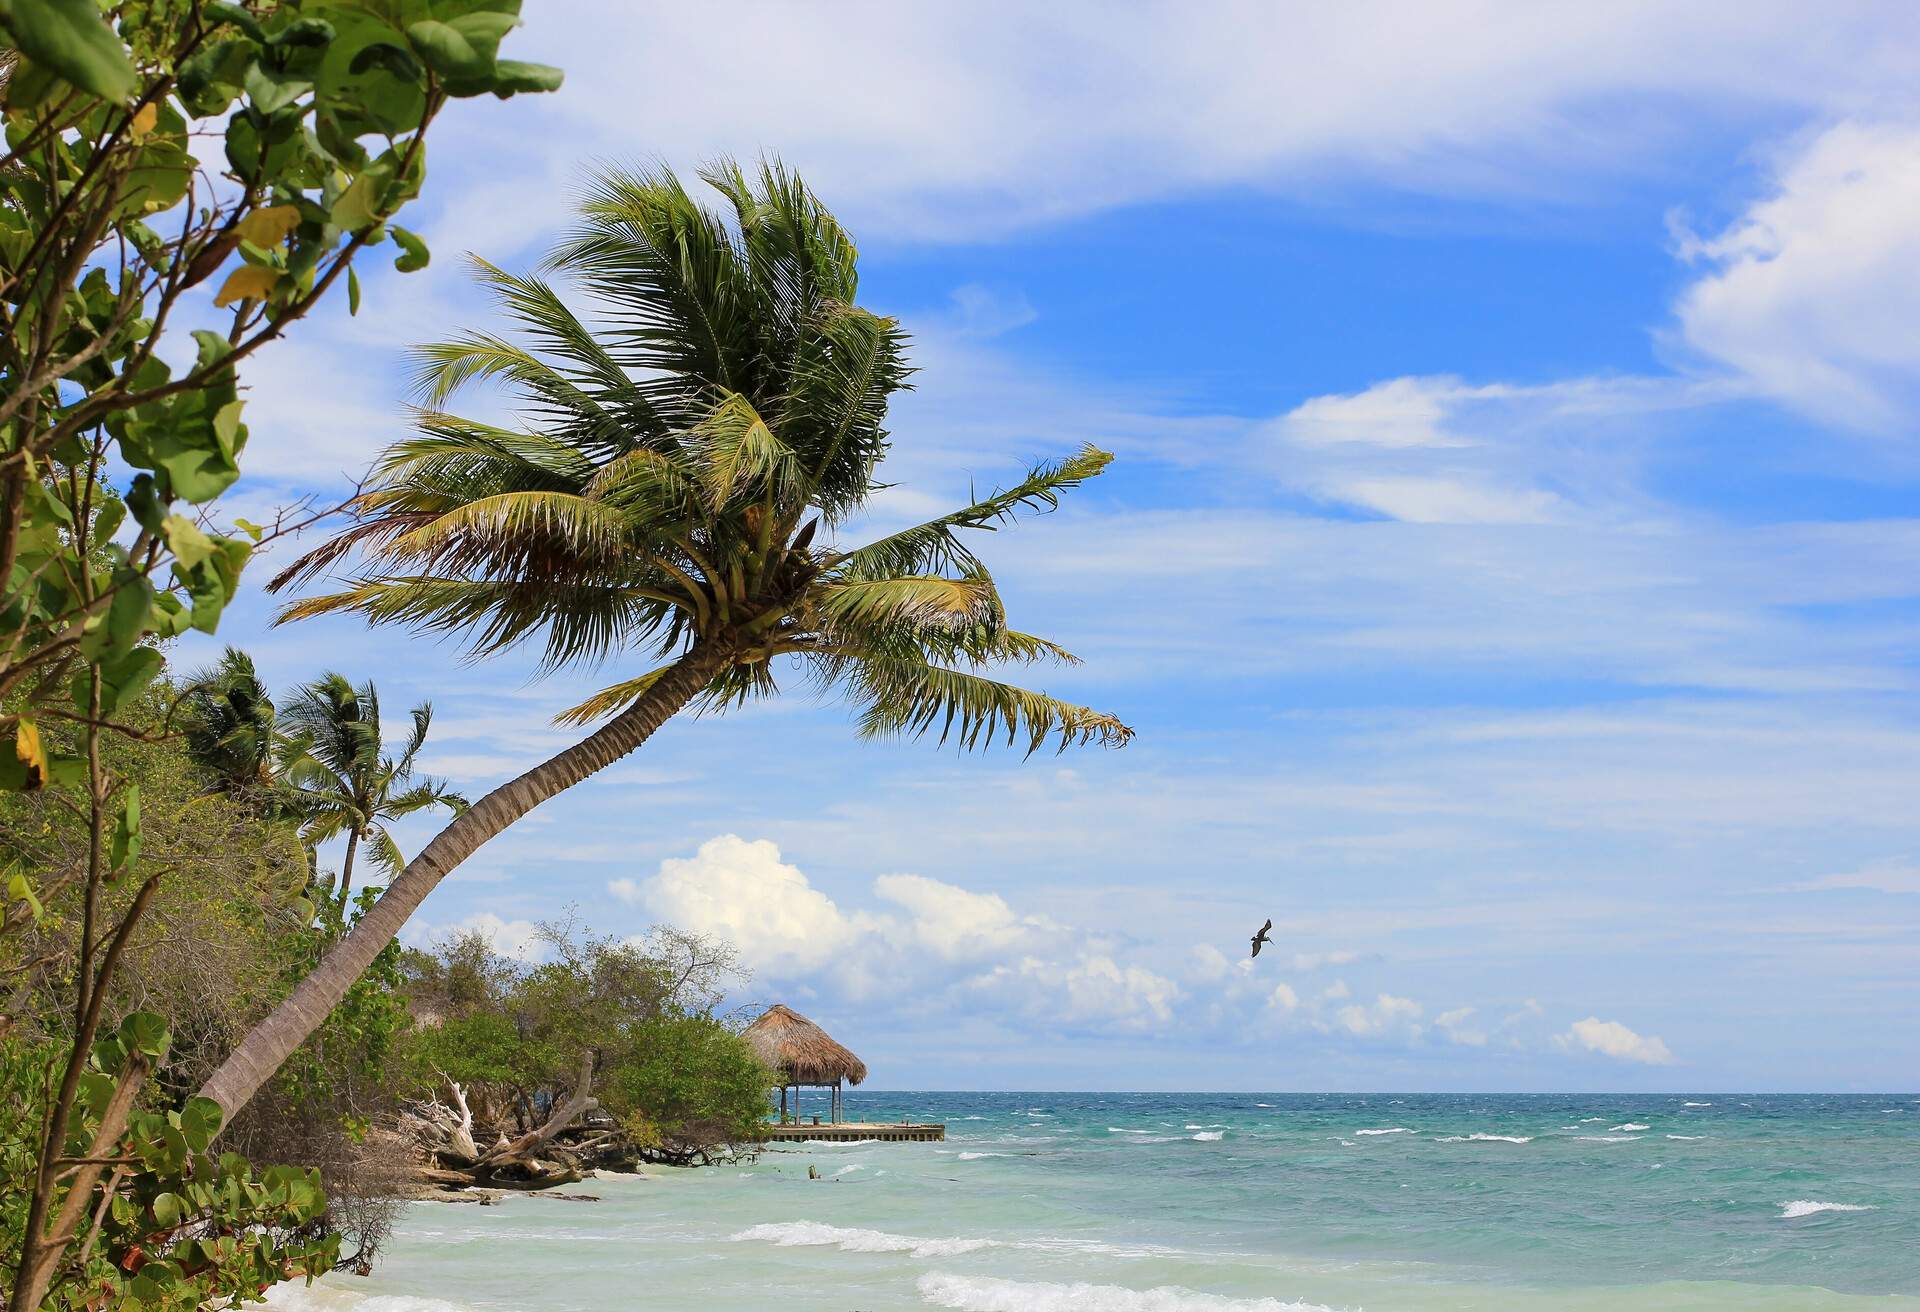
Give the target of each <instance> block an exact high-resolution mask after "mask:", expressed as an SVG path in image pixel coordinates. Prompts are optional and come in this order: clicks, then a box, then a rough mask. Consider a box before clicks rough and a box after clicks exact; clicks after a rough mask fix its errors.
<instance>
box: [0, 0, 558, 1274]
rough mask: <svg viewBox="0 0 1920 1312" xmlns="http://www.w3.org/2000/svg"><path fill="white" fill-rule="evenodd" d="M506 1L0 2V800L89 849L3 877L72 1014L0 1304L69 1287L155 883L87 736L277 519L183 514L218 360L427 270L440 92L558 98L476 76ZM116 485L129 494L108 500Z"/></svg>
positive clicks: (207, 462)
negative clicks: (121, 482) (85, 1151)
mask: <svg viewBox="0 0 1920 1312" xmlns="http://www.w3.org/2000/svg"><path fill="white" fill-rule="evenodd" d="M518 8H519V2H518V0H248V2H247V3H236V2H235V0H123V2H115V0H103V2H101V3H96V0H0V37H4V39H5V41H6V45H5V47H4V49H0V83H4V85H3V86H0V99H3V100H4V107H5V115H6V153H5V155H4V157H0V791H6V790H13V791H25V792H39V791H51V792H54V793H56V794H57V795H58V796H59V798H60V800H61V801H62V803H63V804H64V805H66V806H68V807H71V808H72V809H73V810H74V811H75V812H76V813H78V814H80V815H82V816H84V817H85V824H86V831H87V833H86V837H87V841H86V844H85V847H86V853H87V855H86V857H85V860H84V862H83V863H82V864H81V865H80V866H79V867H78V869H77V871H76V870H74V869H72V868H62V870H60V871H59V872H57V873H53V874H51V875H50V878H52V879H54V880H56V881H57V880H62V879H64V880H66V881H67V883H65V884H61V885H57V886H50V885H49V884H47V883H46V882H43V881H41V880H37V879H36V878H35V877H34V870H35V868H33V867H27V868H24V869H15V870H12V871H9V872H7V874H6V876H5V880H6V882H5V896H6V902H5V910H4V918H0V929H3V930H5V931H6V932H8V933H10V934H24V933H27V932H28V931H29V927H31V926H33V925H35V924H37V922H39V921H40V920H41V919H42V918H43V917H44V915H45V908H46V906H47V904H48V902H49V900H50V899H53V898H55V897H57V896H58V895H60V894H61V893H63V892H65V891H68V890H71V891H72V892H73V893H74V894H75V895H76V899H77V903H78V907H77V913H76V915H75V918H74V921H75V924H76V926H77V928H76V931H75V932H74V933H73V935H72V936H71V940H70V942H71V948H72V952H71V955H70V956H69V957H68V958H66V969H65V970H64V971H47V970H39V971H38V972H37V974H38V977H39V978H41V979H43V980H48V981H51V982H52V984H51V985H50V986H58V987H61V988H65V989H66V990H67V991H68V993H69V997H68V999H67V1000H68V1002H69V1004H70V1005H69V1006H67V1007H66V1008H64V1009H63V1014H65V1015H68V1016H71V1017H72V1018H73V1022H72V1024H71V1026H70V1027H69V1028H68V1029H67V1030H66V1031H65V1032H64V1033H54V1034H50V1035H49V1036H48V1038H49V1041H51V1042H54V1043H55V1044H56V1045H61V1044H64V1056H59V1057H57V1060H56V1065H57V1066H58V1067H59V1068H60V1072H61V1073H60V1078H59V1079H58V1080H56V1081H55V1082H54V1083H53V1085H52V1087H51V1089H50V1091H49V1095H48V1097H47V1098H45V1099H44V1100H42V1101H41V1102H39V1103H36V1104H34V1106H35V1109H36V1112H37V1114H38V1115H40V1116H42V1117H44V1118H45V1124H46V1125H47V1126H48V1127H50V1128H49V1129H48V1132H47V1133H46V1134H45V1135H43V1136H42V1137H41V1140H40V1142H41V1144H42V1148H41V1150H40V1152H39V1153H38V1155H37V1157H35V1158H34V1160H33V1161H32V1162H31V1163H30V1165H31V1170H30V1171H29V1172H28V1173H27V1177H26V1178H25V1183H24V1184H23V1186H22V1187H23V1188H24V1197H25V1199H26V1202H25V1205H24V1210H23V1211H22V1213H21V1215H20V1216H19V1218H18V1229H16V1230H13V1231H10V1233H11V1234H13V1235H16V1236H18V1243H19V1249H18V1254H17V1261H15V1262H14V1263H13V1267H12V1270H10V1271H9V1272H8V1274H7V1275H6V1276H5V1277H0V1279H5V1281H6V1283H7V1284H8V1285H9V1289H8V1291H7V1302H8V1306H9V1308H10V1309H12V1312H28V1310H29V1309H33V1308H38V1307H41V1306H43V1305H55V1306H61V1305H66V1304H68V1303H72V1302H74V1301H75V1300H77V1299H89V1298H91V1297H92V1293H91V1292H88V1291H83V1290H80V1289H78V1288H76V1287H74V1286H71V1285H68V1284H53V1285H49V1283H48V1282H49V1281H52V1280H53V1279H54V1278H55V1276H56V1275H59V1276H60V1278H61V1279H66V1278H68V1277H70V1276H72V1275H73V1274H74V1272H75V1269H76V1268H75V1263H74V1262H73V1261H71V1260H69V1259H70V1258H71V1257H72V1256H73V1255H72V1253H71V1252H70V1251H69V1250H70V1248H71V1245H72V1244H73V1243H74V1242H75V1238H76V1236H74V1235H72V1234H70V1233H68V1231H67V1230H66V1229H64V1228H62V1226H61V1224H60V1223H59V1218H58V1214H57V1208H58V1207H61V1206H65V1205H66V1204H65V1203H64V1202H63V1201H62V1200H63V1199H71V1198H73V1197H76V1196H77V1195H78V1194H81V1193H85V1192H86V1191H87V1190H91V1189H93V1188H94V1187H95V1185H96V1183H98V1173H93V1174H89V1173H88V1172H86V1171H82V1172H81V1173H80V1174H79V1175H71V1174H68V1173H63V1171H62V1169H61V1168H60V1166H59V1165H58V1163H57V1154H58V1148H59V1143H60V1140H61V1138H62V1137H63V1134H64V1132H65V1130H64V1127H66V1126H68V1125H69V1124H70V1123H71V1122H72V1118H73V1117H74V1116H76V1115H80V1114H83V1112H84V1110H85V1103H84V1100H82V1099H81V1098H80V1093H81V1091H82V1090H83V1089H84V1088H89V1087H92V1085H91V1082H90V1081H89V1080H88V1079H84V1078H83V1076H86V1075H87V1074H88V1069H87V1068H88V1063H89V1062H90V1061H91V1060H92V1056H91V1054H92V1052H93V1049H94V1040H95V1037H96V1030H97V1027H98V1026H99V1025H100V1023H101V1020H102V1017H103V1016H104V1015H105V1013H106V1010H107V1007H106V1003H107V1001H108V999H109V998H111V997H113V996H114V995H115V993H116V990H115V987H114V975H115V972H116V971H117V969H118V968H119V965H120V963H121V960H122V957H123V956H124V953H125V951H126V948H127V945H128V943H129V941H130V939H131V937H132V931H133V929H134V928H135V926H136V925H137V923H138V922H139V920H140V917H141V916H142V915H143V914H144V912H145V910H146V909H147V907H148V906H149V905H150V904H151V903H152V901H153V900H154V896H155V893H156V890H157V888H158V880H159V878H160V870H159V869H156V868H154V867H153V866H152V864H151V863H150V862H148V863H145V864H143V849H144V848H145V845H146V832H145V826H144V825H143V806H142V795H141V793H140V791H139V789H138V786H137V784H135V783H134V782H132V781H131V780H130V779H129V778H127V777H126V776H125V775H119V774H115V773H114V772H113V771H112V770H111V769H109V768H108V766H107V764H106V761H105V760H104V757H105V755H106V753H105V752H103V750H102V745H101V740H102V738H103V736H105V735H106V734H108V733H109V732H112V733H118V734H121V735H131V734H136V733H139V732H140V731H139V730H136V729H133V728H131V727H130V726H129V725H127V724H126V722H125V718H124V717H125V713H126V711H127V709H128V708H129V707H130V706H132V705H134V704H135V703H136V702H137V701H138V699H139V697H140V694H141V692H142V690H143V689H144V688H146V687H147V686H148V685H149V684H151V683H152V682H153V681H154V679H155V678H156V676H157V675H158V674H159V673H160V670H161V668H162V665H163V663H164V662H163V660H162V657H161V654H160V652H159V650H158V646H157V644H158V643H160V642H162V641H164V640H165V639H166V638H168V637H171V636H174V635H177V634H180V633H182V632H185V631H186V630H187V629H189V628H192V629H197V630H199V631H202V632H212V631H213V630H214V628H215V627H216V626H217V624H218V623H219V620H220V617H221V614H222V612H223V611H224V609H225V607H226V605H227V604H228V602H229V601H230V600H231V598H232V596H233V594H234V590H235V588H236V587H237V585H238V582H239V578H240V573H241V570H242V569H243V567H244V566H245V565H246V563H247V561H248V558H249V557H250V556H251V555H252V554H253V551H254V549H255V547H256V546H257V545H258V543H259V542H261V541H262V540H265V539H268V538H271V537H272V536H273V535H274V533H275V532H276V531H277V528H279V527H282V526H283V525H276V526H272V527H269V528H261V527H259V526H256V525H250V524H247V523H245V522H244V521H237V526H238V529H239V531H238V532H236V533H226V532H222V531H216V530H214V529H213V528H212V527H211V520H210V518H209V517H208V512H207V511H206V507H207V506H208V505H209V504H210V503H211V502H212V501H213V500H214V499H215V498H217V497H218V496H219V495H220V494H221V493H222V492H223V491H225V490H226V489H227V488H228V487H229V486H231V485H232V483H233V482H234V480H235V479H236V478H238V477H239V472H240V469H239V460H240V457H241V455H242V454H243V452H244V450H245V447H246V444H247V441H248V432H247V427H246V424H245V423H244V422H243V419H242V414H243V409H244V403H243V401H242V399H241V396H240V390H239V376H238V367H239V366H240V365H241V364H242V363H243V362H244V361H245V360H246V358H247V357H248V356H250V355H251V354H252V353H253V352H254V351H256V350H258V349H259V348H260V347H261V346H263V345H265V344H266V343H267V342H269V341H272V340H274V339H275V338H277V337H279V336H281V335H283V334H284V333H285V332H286V331H287V329H288V328H289V327H290V326H291V325H292V324H293V323H294V322H295V321H297V320H298V319H300V318H301V317H302V316H304V315H305V314H306V313H307V312H308V311H309V310H311V309H312V307H313V306H314V305H316V304H318V303H319V302H320V300H321V299H322V298H324V297H325V296H327V295H328V294H329V293H330V292H331V291H332V290H333V289H334V288H335V287H337V286H342V285H344V286H345V287H346V289H347V294H348V300H349V305H350V307H352V308H356V309H357V307H358V301H359V286H358V282H357V280H356V279H355V275H354V273H353V267H352V266H353V263H354V260H355V258H356V256H358V255H359V254H360V253H361V252H362V251H363V250H365V249H366V248H368V247H370V246H374V245H378V244H382V243H385V242H387V241H388V240H391V241H392V243H393V247H394V249H396V250H397V252H398V256H397V258H396V260H395V264H396V267H398V268H400V269H402V270H410V269H417V268H420V267H423V266H424V265H425V263H426V260H427V251H426V248H425V246H424V245H423V244H422V243H421V242H420V240H419V239H418V238H417V237H416V236H414V235H413V234H412V233H410V232H407V231H406V230H405V229H404V228H401V227H399V226H398V225H397V224H395V223H394V222H393V219H394V217H395V215H396V214H397V212H398V211H399V210H400V209H401V208H402V207H404V206H405V205H406V203H407V202H408V201H410V200H411V199H412V198H413V197H414V196H415V195H416V194H417V193H418V191H419V189H420V185H421V182H422V180H423V178H424V177H425V170H426V154H425V138H426V132H427V129H428V127H429V126H430V125H431V123H432V122H433V120H434V118H435V117H436V116H437V115H438V114H439V112H440V111H441V109H442V108H443V107H444V106H445V105H446V104H447V103H448V102H449V100H451V99H453V98H458V97H463V96H473V95H479V94H482V93H485V92H492V93H493V94H495V95H499V96H510V95H513V94H515V93H517V92H520V91H537V90H548V89H551V88H552V87H553V86H555V85H557V84H558V80H559V75H558V73H557V72H556V71H554V70H552V69H546V68H542V67H539V66H535V65H527V64H521V63H516V62H514V61H511V60H502V59H500V58H499V47H500V43H501V40H502V38H503V37H504V36H505V35H506V33H507V32H508V31H509V30H510V29H511V28H513V27H514V26H516V25H517V23H518V18H517V13H518ZM210 146H211V147H212V150H209V149H208V147H210ZM215 323H219V324H220V327H219V328H218V329H216V328H214V327H210V326H206V325H211V324H215ZM182 326H186V327H191V328H192V329H193V331H192V332H191V338H192V345H191V347H190V348H188V349H183V347H185V345H186V344H185V343H184V342H183V341H182V340H181V338H180V334H179V332H178V327H182ZM170 328H173V329H174V331H172V332H169V329H170ZM119 469H130V470H132V471H134V476H133V478H132V481H131V483H130V484H128V485H127V486H126V487H125V488H124V490H123V491H120V492H117V493H116V491H115V490H114V489H112V488H110V487H109V486H108V485H107V482H106V477H107V474H108V472H109V471H110V470H119ZM62 726H75V727H77V728H78V730H79V733H78V736H77V740H76V739H75V738H74V736H73V735H71V734H67V733H64V732H62V731H61V728H62ZM169 728H170V726H168V725H166V724H165V722H164V720H163V724H162V732H165V731H167V730H168V729H169ZM63 743H64V745H65V746H66V747H67V748H68V750H62V749H61V748H62V746H63ZM147 810H149V811H150V810H151V808H150V807H148V808H147ZM26 960H27V962H28V964H29V965H32V964H34V963H33V959H32V958H27V959H26ZM41 964H44V963H41ZM28 973H29V974H34V973H36V972H34V971H29V972H28ZM145 1076H146V1070H145V1067H144V1066H139V1065H138V1064H136V1068H135V1069H134V1070H133V1071H132V1072H131V1073H129V1074H126V1075H125V1076H123V1081H122V1082H123V1083H124V1084H129V1085H130V1087H132V1088H133V1089H134V1090H135V1092H136V1093H137V1092H138V1091H139V1086H140V1085H141V1084H142V1083H143V1082H144V1081H145ZM133 1124H134V1125H135V1128H136V1130H138V1129H140V1127H141V1126H142V1125H143V1124H144V1123H143V1122H141V1121H139V1120H137V1119H136V1120H135V1121H134V1122H133ZM148 1128H149V1129H150V1128H152V1127H148ZM149 1146H150V1145H149V1144H147V1143H146V1142H145V1141H144V1140H143V1141H141V1142H139V1143H137V1144H136V1145H135V1147H136V1156H140V1157H141V1165H140V1166H139V1167H138V1168H137V1169H132V1170H130V1171H129V1172H117V1171H116V1172H114V1173H113V1174H111V1175H110V1176H108V1177H107V1183H106V1184H105V1185H104V1188H105V1190H106V1191H107V1192H106V1193H105V1194H104V1195H103V1200H106V1201H107V1211H108V1212H109V1213H110V1212H112V1211H113V1209H114V1208H115V1207H117V1206H118V1203H117V1202H113V1201H112V1199H113V1198H114V1197H115V1195H116V1191H119V1190H122V1189H125V1190H130V1191H131V1196H139V1194H140V1191H141V1190H142V1189H144V1188H145V1187H146V1184H147V1183H148V1182H149V1180H150V1177H151V1176H152V1175H153V1172H154V1170H156V1169H157V1168H155V1167H154V1166H153V1165H152V1164H151V1163H149V1162H148V1161H147V1160H146V1157H145V1151H144V1150H145V1149H146V1148H147V1147H149ZM83 1180H84V1181H86V1184H85V1188H84V1189H83V1188H82V1187H81V1185H80V1183H79V1182H80V1181H83ZM221 1187H222V1188H224V1185H222V1186H221ZM276 1188H278V1187H277V1186H276ZM287 1188H288V1189H290V1188H291V1186H290V1185H289V1186H287ZM242 1192H244V1190H243V1191H242ZM278 1192H279V1194H280V1195H282V1196H283V1198H284V1196H287V1190H286V1189H279V1190H278ZM10 1196H12V1194H11V1191H10ZM120 1196H122V1197H124V1196H128V1195H125V1194H122V1195H120ZM221 1197H222V1198H223V1199H225V1198H228V1195H227V1194H225V1193H223V1194H222V1195H221ZM82 1201H83V1202H85V1201H87V1200H85V1199H82ZM103 1215H104V1214H103ZM221 1242H222V1243H225V1242H226V1241H224V1240H223V1241H221ZM218 1246H219V1245H216V1247H218ZM161 1269H162V1268H158V1267H156V1271H159V1270H161ZM149 1283H151V1282H149ZM236 1292H238V1293H243V1294H248V1295H250V1294H251V1293H253V1292H254V1290H251V1289H248V1290H242V1291H236Z"/></svg>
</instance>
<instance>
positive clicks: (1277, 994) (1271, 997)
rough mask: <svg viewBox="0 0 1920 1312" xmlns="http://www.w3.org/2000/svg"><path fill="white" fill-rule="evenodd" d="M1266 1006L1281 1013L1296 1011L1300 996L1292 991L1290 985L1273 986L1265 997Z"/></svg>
mask: <svg viewBox="0 0 1920 1312" xmlns="http://www.w3.org/2000/svg"><path fill="white" fill-rule="evenodd" d="M1267 1005H1268V1006H1269V1007H1277V1008H1278V1009H1280V1010H1281V1011H1297V1010H1299V1007H1300V995H1299V994H1298V993H1295V992H1294V991H1293V986H1292V985H1291V984H1275V985H1274V986H1273V991H1272V992H1271V993H1269V994H1268V995H1267Z"/></svg>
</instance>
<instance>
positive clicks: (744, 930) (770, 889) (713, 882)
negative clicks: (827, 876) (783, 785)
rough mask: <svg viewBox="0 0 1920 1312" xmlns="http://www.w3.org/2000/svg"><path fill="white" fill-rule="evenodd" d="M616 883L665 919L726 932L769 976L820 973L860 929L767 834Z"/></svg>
mask: <svg viewBox="0 0 1920 1312" xmlns="http://www.w3.org/2000/svg"><path fill="white" fill-rule="evenodd" d="M614 882H615V883H616V884H618V885H621V887H619V888H614V889H612V890H611V891H613V892H614V893H615V895H616V896H621V897H626V898H628V899H631V898H632V896H633V894H634V893H635V892H636V891H637V892H638V893H639V895H640V897H641V900H642V901H643V902H644V903H645V905H646V908H647V910H648V911H650V912H652V913H653V914H654V915H655V916H658V917H659V918H660V919H661V920H663V921H666V922H667V923H669V924H673V925H677V926H679V927H680V928H682V929H688V930H693V931H695V932H698V933H702V934H714V935H718V936H720V937H723V938H725V939H727V940H729V941H730V942H732V943H733V944H734V945H735V946H736V947H738V948H739V949H740V952H741V954H742V955H743V957H744V958H745V959H746V962H747V964H748V965H749V966H750V967H752V968H754V969H756V970H762V971H766V972H768V973H769V974H776V975H778V974H794V973H805V972H808V971H815V970H820V969H822V968H823V967H825V966H826V965H828V963H830V962H831V961H832V960H833V958H834V957H835V955H836V954H838V953H839V952H840V951H841V949H842V948H844V947H845V946H846V945H847V944H848V943H849V942H850V941H851V940H852V938H853V937H854V933H855V930H854V926H853V925H852V924H851V923H850V922H849V921H848V919H847V918H846V917H845V916H843V915H842V914H841V912H840V908H839V907H837V906H835V905H834V902H833V899H832V898H830V897H828V896H827V895H826V894H824V893H822V892H820V890H818V889H816V888H814V887H813V886H812V884H810V883H809V882H808V881H807V877H806V876H805V875H803V874H801V873H800V870H799V868H798V867H797V866H793V865H789V864H787V863H786V862H784V861H782V860H781V859H780V849H779V847H777V846H776V845H775V844H773V843H770V842H768V841H766V840H765V839H760V840H757V841H752V842H750V841H748V840H746V839H744V838H740V837H739V836H737V835H735V834H723V835H721V836H720V837H718V838H710V839H708V840H707V841H706V842H704V843H702V844H701V845H700V850H699V852H697V853H696V854H695V855H693V856H691V857H668V858H667V859H666V860H665V861H662V862H661V863H660V873H659V874H658V875H656V876H655V877H654V878H653V879H651V880H649V881H647V883H646V884H645V885H644V886H641V887H639V888H637V889H636V887H635V885H634V884H633V881H632V880H616V881H614Z"/></svg>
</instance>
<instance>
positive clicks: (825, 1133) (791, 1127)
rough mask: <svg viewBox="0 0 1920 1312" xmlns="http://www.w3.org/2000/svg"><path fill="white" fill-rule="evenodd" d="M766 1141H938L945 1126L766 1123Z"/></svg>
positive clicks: (940, 1140) (857, 1122)
mask: <svg viewBox="0 0 1920 1312" xmlns="http://www.w3.org/2000/svg"><path fill="white" fill-rule="evenodd" d="M766 1130H767V1141H768V1142H769V1143H797V1142H801V1141H803V1140H807V1139H815V1140H820V1141H822V1142H826V1143H850V1142H852V1141H854V1140H856V1139H879V1140H881V1141H882V1142H885V1143H940V1142H942V1141H943V1140H945V1139H946V1137H947V1127H946V1126H944V1125H932V1124H926V1123H920V1122H911V1121H839V1122H828V1123H826V1124H823V1125H809V1124H807V1123H805V1122H801V1123H800V1124H798V1125H795V1124H791V1123H789V1124H786V1125H769V1126H767V1127H766Z"/></svg>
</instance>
